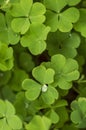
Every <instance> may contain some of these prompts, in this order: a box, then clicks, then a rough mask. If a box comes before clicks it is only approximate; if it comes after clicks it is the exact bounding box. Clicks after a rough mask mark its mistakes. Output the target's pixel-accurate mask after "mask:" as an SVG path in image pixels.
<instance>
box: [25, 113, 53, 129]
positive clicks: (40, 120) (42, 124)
mask: <svg viewBox="0 0 86 130" xmlns="http://www.w3.org/2000/svg"><path fill="white" fill-rule="evenodd" d="M50 125H51V120H50V119H48V118H47V117H45V116H43V117H41V116H38V115H35V116H34V117H33V119H32V120H31V122H30V123H29V124H27V125H26V130H38V129H40V130H48V129H49V128H50Z"/></svg>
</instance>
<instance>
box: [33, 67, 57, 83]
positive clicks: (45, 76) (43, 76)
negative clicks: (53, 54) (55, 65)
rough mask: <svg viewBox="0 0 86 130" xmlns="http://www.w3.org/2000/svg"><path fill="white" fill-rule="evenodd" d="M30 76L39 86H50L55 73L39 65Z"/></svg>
mask: <svg viewBox="0 0 86 130" xmlns="http://www.w3.org/2000/svg"><path fill="white" fill-rule="evenodd" d="M32 75H33V77H34V78H35V79H36V80H37V81H39V82H40V83H41V84H50V83H52V82H53V81H54V75H55V72H54V70H53V69H51V68H49V69H46V68H45V67H44V66H42V65H41V66H38V67H35V68H34V69H33V71H32Z"/></svg>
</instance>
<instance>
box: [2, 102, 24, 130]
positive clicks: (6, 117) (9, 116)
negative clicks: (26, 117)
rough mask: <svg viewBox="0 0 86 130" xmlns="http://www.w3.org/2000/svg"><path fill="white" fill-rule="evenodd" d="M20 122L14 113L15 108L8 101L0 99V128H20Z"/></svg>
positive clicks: (9, 129) (12, 129)
mask: <svg viewBox="0 0 86 130" xmlns="http://www.w3.org/2000/svg"><path fill="white" fill-rule="evenodd" d="M21 128H22V122H21V120H20V118H19V117H18V116H17V115H15V108H14V107H13V105H12V104H11V103H10V102H9V101H7V100H6V101H3V100H0V129H1V130H4V129H7V130H17V129H18V130H20V129H21Z"/></svg>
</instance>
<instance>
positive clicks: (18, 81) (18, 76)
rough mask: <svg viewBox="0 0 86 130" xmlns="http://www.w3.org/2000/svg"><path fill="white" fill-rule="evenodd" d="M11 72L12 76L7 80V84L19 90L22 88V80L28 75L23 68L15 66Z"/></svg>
mask: <svg viewBox="0 0 86 130" xmlns="http://www.w3.org/2000/svg"><path fill="white" fill-rule="evenodd" d="M12 74H13V76H12V78H11V81H10V82H9V86H10V88H11V89H12V90H14V91H20V90H21V89H22V81H23V80H24V79H26V78H28V75H27V73H26V72H25V71H24V70H21V69H18V68H15V69H14V71H13V73H12ZM14 83H15V84H14Z"/></svg>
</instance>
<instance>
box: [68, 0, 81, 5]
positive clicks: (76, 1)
mask: <svg viewBox="0 0 86 130" xmlns="http://www.w3.org/2000/svg"><path fill="white" fill-rule="evenodd" d="M80 1H81V0H67V3H68V5H70V6H74V5H77V4H79V3H80Z"/></svg>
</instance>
